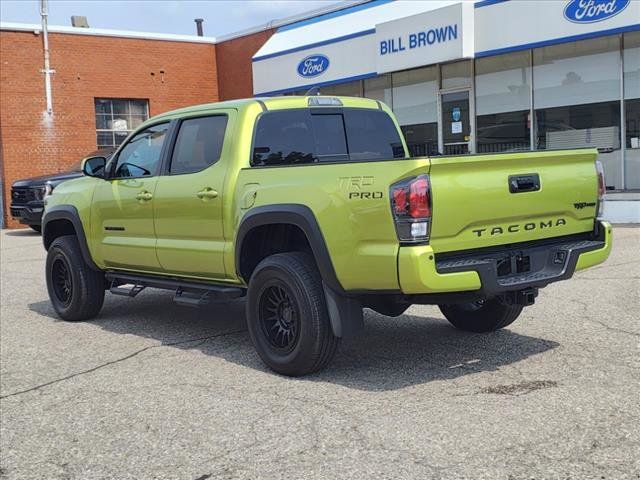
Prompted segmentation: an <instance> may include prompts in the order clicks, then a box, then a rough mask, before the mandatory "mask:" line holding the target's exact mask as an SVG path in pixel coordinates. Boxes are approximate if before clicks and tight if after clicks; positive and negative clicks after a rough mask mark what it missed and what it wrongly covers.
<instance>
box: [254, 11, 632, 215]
mask: <svg viewBox="0 0 640 480" xmlns="http://www.w3.org/2000/svg"><path fill="white" fill-rule="evenodd" d="M312 87H320V91H321V93H322V94H335V95H357V96H365V97H369V98H375V99H378V100H380V101H383V102H385V103H387V104H388V105H390V106H391V107H392V108H393V111H394V112H395V114H396V116H397V117H398V120H399V122H400V125H401V127H402V130H403V132H404V134H405V137H406V140H407V143H408V144H409V147H410V150H411V152H412V154H414V155H436V154H444V155H450V154H455V155H458V154H467V153H493V152H511V151H516V150H536V149H561V148H581V147H595V148H598V150H599V152H600V159H601V160H602V162H603V164H604V166H605V172H606V185H607V189H608V190H609V191H610V192H620V193H619V194H618V193H616V194H613V193H612V194H610V195H608V197H609V200H613V201H612V202H608V205H607V209H608V214H609V215H610V216H611V217H612V218H614V219H616V220H618V221H632V220H634V219H636V221H637V219H638V218H640V202H639V201H637V200H638V199H640V195H638V194H637V193H634V191H636V192H638V191H640V145H639V141H640V1H633V0H632V1H629V0H571V1H569V0H564V1H563V0H548V1H533V0H531V1H529V0H484V1H477V2H453V1H431V2H398V1H392V0H378V1H373V2H367V3H363V4H360V5H356V6H353V7H351V8H347V9H344V10H341V11H337V12H332V13H328V14H325V15H322V16H317V17H315V18H311V19H305V20H303V21H300V22H297V23H293V24H290V25H287V26H284V27H281V28H279V29H278V30H277V32H276V33H275V34H274V35H273V36H271V37H270V39H269V40H268V41H267V42H266V43H265V45H264V46H262V48H261V49H260V50H259V51H258V52H257V53H256V54H255V55H254V57H253V88H254V94H255V95H258V96H259V95H277V94H285V95H286V94H304V93H305V92H307V91H308V90H309V89H310V88H312ZM614 201H615V203H614Z"/></svg>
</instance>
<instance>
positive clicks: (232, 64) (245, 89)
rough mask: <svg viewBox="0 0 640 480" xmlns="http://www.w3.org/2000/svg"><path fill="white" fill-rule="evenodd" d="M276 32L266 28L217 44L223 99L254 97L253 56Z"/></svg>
mask: <svg viewBox="0 0 640 480" xmlns="http://www.w3.org/2000/svg"><path fill="white" fill-rule="evenodd" d="M274 32H275V30H274V29H269V30H264V31H262V32H257V33H253V34H251V35H247V36H244V37H239V38H234V39H232V40H227V41H225V42H220V43H218V44H217V45H216V56H217V64H218V85H219V86H220V99H221V100H231V99H234V98H248V97H253V76H252V70H251V58H252V57H253V55H254V54H255V53H256V52H257V51H258V50H259V49H260V47H262V45H264V43H265V42H266V41H267V40H269V38H270V37H271V35H273V33H274Z"/></svg>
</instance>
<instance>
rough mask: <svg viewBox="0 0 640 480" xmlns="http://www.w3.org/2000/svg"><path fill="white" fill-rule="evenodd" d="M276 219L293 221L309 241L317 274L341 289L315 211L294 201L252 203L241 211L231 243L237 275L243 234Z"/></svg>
mask: <svg viewBox="0 0 640 480" xmlns="http://www.w3.org/2000/svg"><path fill="white" fill-rule="evenodd" d="M276 223H284V224H289V225H295V226H296V227H298V228H299V229H300V230H302V232H303V233H304V234H305V236H306V237H307V240H308V241H309V245H311V251H312V252H313V256H314V258H315V260H316V264H317V265H318V270H320V276H321V277H322V280H323V282H325V283H326V284H327V285H329V286H330V287H331V288H332V289H333V290H335V291H337V292H339V293H344V289H343V288H342V285H340V282H339V281H338V277H337V276H336V272H335V270H334V268H333V263H332V262H331V256H330V255H329V250H328V249H327V244H326V243H325V240H324V237H323V235H322V231H321V230H320V226H319V225H318V221H317V220H316V217H315V215H314V214H313V212H312V211H311V209H310V208H309V207H307V206H306V205H299V204H295V203H283V204H277V205H264V206H261V207H255V208H252V209H251V210H249V211H248V212H247V213H246V214H245V215H244V217H243V218H242V220H241V221H240V225H239V227H238V234H237V236H236V245H235V254H236V258H235V266H236V273H237V274H238V276H240V252H241V251H242V244H243V242H244V240H245V237H246V236H247V234H248V233H249V232H250V231H251V230H253V229H254V228H256V227H261V226H263V225H271V224H276ZM244 280H245V282H247V283H248V282H249V279H248V278H245V279H244Z"/></svg>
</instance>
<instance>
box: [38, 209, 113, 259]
mask: <svg viewBox="0 0 640 480" xmlns="http://www.w3.org/2000/svg"><path fill="white" fill-rule="evenodd" d="M55 220H68V221H69V222H71V224H72V225H73V228H74V230H75V231H76V237H77V238H78V244H79V245H80V251H81V252H82V258H83V259H84V261H85V262H86V263H87V265H89V267H91V269H92V270H97V271H102V270H101V269H100V268H99V267H98V266H97V265H96V264H95V262H94V261H93V259H92V258H91V253H90V252H89V246H88V245H87V237H86V235H85V232H84V226H83V225H82V220H80V214H79V213H78V210H77V209H76V207H74V206H73V205H55V206H53V207H51V208H48V209H46V211H45V214H44V215H43V217H42V243H43V244H44V249H45V250H49V246H50V245H51V242H52V241H53V239H51V241H49V238H48V235H47V226H48V224H49V223H51V222H53V221H55Z"/></svg>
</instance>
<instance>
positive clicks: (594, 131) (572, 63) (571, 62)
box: [533, 36, 622, 189]
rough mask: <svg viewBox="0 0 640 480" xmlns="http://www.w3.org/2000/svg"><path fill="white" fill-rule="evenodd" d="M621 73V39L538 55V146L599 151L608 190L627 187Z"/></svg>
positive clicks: (571, 45)
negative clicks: (621, 118)
mask: <svg viewBox="0 0 640 480" xmlns="http://www.w3.org/2000/svg"><path fill="white" fill-rule="evenodd" d="M620 70H621V65H620V41H619V37H617V36H611V37H602V38H594V39H590V40H583V41H579V42H572V43H565V44H561V45H553V46H550V47H543V48H537V49H535V50H534V51H533V86H534V93H533V99H534V100H533V101H534V107H535V110H536V112H535V113H536V114H535V118H534V121H535V125H534V128H535V129H536V145H535V147H536V148H538V149H559V148H581V147H597V148H598V150H599V151H600V160H602V162H603V164H604V169H605V182H606V184H607V188H608V189H620V188H622V168H621V167H622V157H621V151H620V113H621V112H620Z"/></svg>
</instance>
